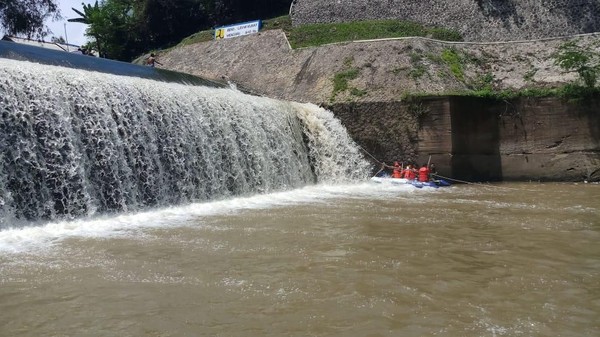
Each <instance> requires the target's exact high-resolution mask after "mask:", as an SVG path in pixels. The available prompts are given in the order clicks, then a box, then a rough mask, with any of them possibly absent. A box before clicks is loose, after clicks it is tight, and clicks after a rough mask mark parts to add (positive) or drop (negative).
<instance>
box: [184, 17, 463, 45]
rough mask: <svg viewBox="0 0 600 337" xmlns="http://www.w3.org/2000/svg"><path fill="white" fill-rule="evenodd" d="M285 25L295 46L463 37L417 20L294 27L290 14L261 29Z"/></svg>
mask: <svg viewBox="0 0 600 337" xmlns="http://www.w3.org/2000/svg"><path fill="white" fill-rule="evenodd" d="M270 29H282V30H283V31H284V32H285V34H286V36H287V38H288V40H289V41H290V44H291V46H292V48H303V47H317V46H321V45H324V44H328V43H335V42H346V41H353V40H369V39H384V38H396V37H409V36H421V37H430V38H433V39H437V40H442V41H461V40H462V37H461V36H460V34H459V33H457V32H455V31H452V30H448V29H444V28H428V27H424V26H422V25H419V24H417V23H414V22H408V21H399V20H377V21H357V22H343V23H327V24H312V25H304V26H301V27H292V22H291V20H290V17H289V16H287V15H285V16H280V17H277V18H273V19H269V20H264V21H263V27H262V29H261V30H270ZM214 34H215V31H214V29H212V30H205V31H200V32H198V33H195V34H193V35H190V36H189V37H187V38H185V39H183V40H182V41H181V43H180V44H179V45H180V46H183V45H188V44H194V43H199V42H207V41H211V40H212V39H213V37H214Z"/></svg>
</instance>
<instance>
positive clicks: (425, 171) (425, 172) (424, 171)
mask: <svg viewBox="0 0 600 337" xmlns="http://www.w3.org/2000/svg"><path fill="white" fill-rule="evenodd" d="M419 181H423V182H425V181H429V168H427V166H423V167H421V168H420V169H419Z"/></svg>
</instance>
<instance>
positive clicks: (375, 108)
mask: <svg viewBox="0 0 600 337" xmlns="http://www.w3.org/2000/svg"><path fill="white" fill-rule="evenodd" d="M598 106H600V98H596V99H591V100H586V101H580V102H566V101H563V100H561V99H556V98H543V99H539V98H538V99H527V98H524V99H518V100H514V101H510V102H505V101H502V102H500V101H494V100H487V99H480V98H472V97H435V98H423V99H418V100H413V101H412V102H385V103H360V104H358V103H349V104H336V105H333V106H331V107H330V108H331V109H332V110H333V111H334V113H335V115H336V116H337V117H338V118H340V120H341V121H342V123H343V124H344V125H345V126H346V128H347V129H348V132H349V133H350V135H351V136H352V138H353V139H354V140H355V141H357V143H358V144H360V145H361V146H362V147H363V148H365V149H366V150H367V151H368V152H369V154H370V155H372V156H373V157H374V158H376V159H377V160H379V161H385V162H387V163H390V162H393V161H395V160H398V161H403V162H405V163H407V162H413V163H416V164H418V165H421V164H423V163H426V162H427V161H428V160H429V156H431V161H432V162H434V163H435V164H436V167H437V169H438V172H439V173H440V174H441V175H444V176H448V177H453V178H455V179H461V180H467V181H494V180H507V181H528V180H536V181H537V180H540V181H582V180H590V181H599V180H600V111H598ZM371 159H372V160H373V164H374V167H377V166H378V165H377V163H376V161H375V159H373V158H371Z"/></svg>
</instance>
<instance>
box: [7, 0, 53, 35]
mask: <svg viewBox="0 0 600 337" xmlns="http://www.w3.org/2000/svg"><path fill="white" fill-rule="evenodd" d="M49 17H53V18H54V19H58V18H60V13H59V10H58V6H57V1H56V0H0V26H2V28H3V30H4V31H5V32H6V33H8V34H10V35H20V34H23V35H26V36H27V37H29V38H31V37H34V36H37V37H44V36H46V35H47V34H48V30H47V29H46V28H45V26H44V20H46V19H47V18H49Z"/></svg>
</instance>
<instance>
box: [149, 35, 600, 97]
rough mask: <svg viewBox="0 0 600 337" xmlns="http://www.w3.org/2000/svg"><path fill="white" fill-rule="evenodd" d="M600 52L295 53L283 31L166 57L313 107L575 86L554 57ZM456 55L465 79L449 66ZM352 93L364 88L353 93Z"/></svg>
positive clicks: (521, 47) (432, 46)
mask: <svg viewBox="0 0 600 337" xmlns="http://www.w3.org/2000/svg"><path fill="white" fill-rule="evenodd" d="M571 40H572V41H576V42H577V43H578V44H580V45H582V46H589V47H590V48H592V50H595V51H597V52H600V34H598V35H587V36H581V37H574V38H565V39H553V40H547V41H533V42H520V43H493V44H472V43H444V42H440V41H433V40H427V39H420V38H411V39H392V40H383V41H368V42H348V43H341V44H333V45H326V46H322V47H318V48H304V49H297V50H291V49H290V48H289V45H288V42H287V39H286V38H285V35H284V33H283V32H282V31H280V30H272V31H265V32H261V33H259V34H254V35H250V36H245V37H240V38H236V39H225V40H218V41H210V42H205V43H197V44H193V45H188V46H184V47H180V48H176V49H174V50H171V51H169V52H167V53H164V54H161V55H160V61H161V63H163V64H164V65H165V67H166V68H168V69H171V70H176V71H181V72H185V73H190V74H194V75H198V76H201V77H205V78H209V79H221V78H225V79H227V80H230V81H232V82H234V83H235V84H237V85H240V86H242V87H245V88H249V89H252V90H253V91H255V92H256V93H258V94H263V95H266V96H269V97H273V98H280V99H287V100H294V101H301V102H313V103H335V102H348V101H360V102H365V101H366V102H386V101H391V100H400V99H401V98H402V97H403V96H405V95H406V94H413V93H419V94H422V93H427V94H448V93H453V92H459V91H461V90H465V89H468V88H477V87H481V86H482V85H483V83H482V82H483V81H484V79H486V80H487V81H489V84H491V85H492V86H493V87H494V88H496V89H508V88H515V89H519V88H523V87H528V86H536V87H544V86H556V85H557V84H560V83H565V82H571V81H573V80H574V79H575V75H574V74H565V73H563V72H562V70H561V69H559V68H558V67H557V66H556V65H554V58H553V57H552V54H554V53H555V52H556V51H557V48H558V47H559V46H560V45H562V44H563V43H565V41H571ZM448 52H451V53H455V54H457V55H458V56H459V57H460V58H461V60H460V69H459V70H458V71H459V72H460V74H459V76H457V75H456V74H455V72H456V70H454V71H453V69H452V65H451V64H448V63H447V62H445V61H444V60H443V59H442V55H443V54H444V53H448ZM349 70H355V71H356V72H357V77H356V78H354V79H349V80H348V87H349V89H348V90H344V91H341V92H338V93H334V86H333V79H334V77H335V76H336V75H339V74H342V73H344V72H346V71H349ZM352 89H356V92H359V93H360V94H356V92H355V93H353V91H352Z"/></svg>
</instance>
